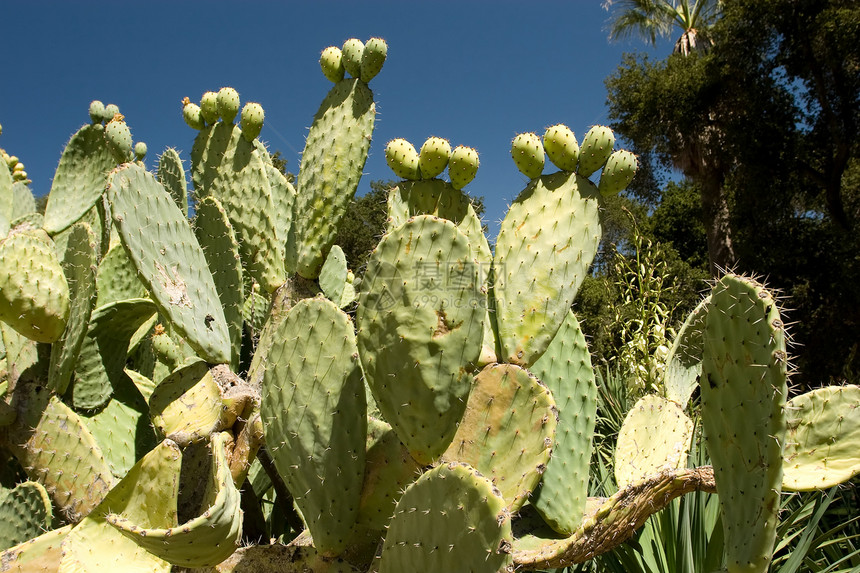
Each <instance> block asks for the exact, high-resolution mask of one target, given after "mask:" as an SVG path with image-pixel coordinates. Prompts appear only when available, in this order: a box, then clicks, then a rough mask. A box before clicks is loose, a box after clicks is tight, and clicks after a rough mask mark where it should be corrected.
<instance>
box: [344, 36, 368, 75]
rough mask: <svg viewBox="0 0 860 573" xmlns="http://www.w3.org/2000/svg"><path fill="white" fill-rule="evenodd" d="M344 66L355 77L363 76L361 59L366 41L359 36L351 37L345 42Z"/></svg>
mask: <svg viewBox="0 0 860 573" xmlns="http://www.w3.org/2000/svg"><path fill="white" fill-rule="evenodd" d="M341 53H342V54H343V56H342V61H343V67H344V69H346V71H347V72H348V73H349V75H351V76H352V77H353V78H359V77H361V59H362V56H363V55H364V43H363V42H362V41H361V40H359V39H357V38H350V39H349V40H347V41H346V42H344V43H343V48H342V49H341Z"/></svg>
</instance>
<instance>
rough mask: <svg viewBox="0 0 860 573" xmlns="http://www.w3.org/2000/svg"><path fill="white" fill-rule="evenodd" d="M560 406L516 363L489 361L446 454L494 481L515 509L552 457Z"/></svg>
mask: <svg viewBox="0 0 860 573" xmlns="http://www.w3.org/2000/svg"><path fill="white" fill-rule="evenodd" d="M557 416H558V412H557V410H556V407H555V400H554V399H553V397H552V393H551V392H550V391H549V390H548V389H547V387H546V386H544V385H543V384H542V383H541V382H540V381H539V380H538V379H537V378H535V377H534V375H532V374H530V373H529V372H528V371H526V370H523V369H522V368H520V367H519V366H515V365H513V364H490V365H488V366H486V367H484V369H483V370H481V372H480V373H478V375H477V376H475V384H474V385H473V386H472V391H471V393H470V394H469V400H468V403H467V406H466V413H465V414H464V415H463V419H462V420H461V421H460V424H459V426H458V427H457V433H456V434H455V435H454V440H453V441H452V442H451V445H450V446H448V449H447V450H446V451H445V453H444V454H443V455H442V461H443V462H453V461H457V462H464V463H467V464H469V465H470V466H472V467H473V468H475V469H476V470H478V471H479V472H481V474H482V475H484V476H486V477H487V478H489V479H490V481H492V482H493V485H494V486H496V488H498V490H499V493H500V494H501V496H502V497H503V498H504V500H505V503H507V507H508V511H510V512H511V513H516V512H517V511H519V509H520V507H521V506H522V505H523V504H524V503H525V502H526V500H527V499H528V498H529V496H530V495H531V493H532V491H534V490H535V488H536V487H537V484H538V481H539V480H540V478H541V474H542V473H543V472H544V469H546V465H547V463H548V462H549V459H550V452H551V451H552V444H553V442H554V441H555V434H556V425H557V422H558V419H557Z"/></svg>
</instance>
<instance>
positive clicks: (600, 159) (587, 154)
mask: <svg viewBox="0 0 860 573" xmlns="http://www.w3.org/2000/svg"><path fill="white" fill-rule="evenodd" d="M614 146H615V134H614V133H612V130H611V129H609V128H608V127H606V126H603V125H595V126H594V127H592V128H591V129H589V130H588V133H586V134H585V137H584V138H583V140H582V147H580V149H579V164H578V165H577V168H576V172H577V173H579V175H580V176H581V177H591V175H592V173H594V172H595V171H597V170H598V169H600V168H601V167H603V165H604V164H605V163H606V160H607V159H609V156H610V155H611V154H612V148H613V147H614Z"/></svg>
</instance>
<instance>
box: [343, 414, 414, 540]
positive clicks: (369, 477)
mask: <svg viewBox="0 0 860 573" xmlns="http://www.w3.org/2000/svg"><path fill="white" fill-rule="evenodd" d="M365 459H366V461H367V462H366V467H365V470H364V485H363V487H362V489H361V503H360V505H359V508H358V518H357V519H356V526H357V527H359V528H365V529H367V530H369V531H376V532H381V531H384V530H385V528H386V526H387V525H388V521H389V520H390V519H391V516H392V515H393V514H394V507H395V506H396V504H397V500H398V499H400V496H401V495H402V494H403V491H404V489H405V488H406V486H408V485H409V484H410V483H412V482H413V481H415V476H417V475H419V474H420V473H421V466H420V465H419V464H418V462H416V461H415V460H414V459H413V458H412V456H410V455H409V450H407V449H406V447H405V446H404V445H403V444H402V443H401V442H400V440H399V439H398V438H397V434H396V433H395V432H394V430H393V429H391V426H390V425H388V424H387V423H385V422H383V421H381V420H377V419H376V418H371V417H368V419H367V453H366V454H365Z"/></svg>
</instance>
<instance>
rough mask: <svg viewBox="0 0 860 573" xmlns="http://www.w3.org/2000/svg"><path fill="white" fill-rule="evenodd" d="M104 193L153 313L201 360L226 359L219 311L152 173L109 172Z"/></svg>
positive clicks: (194, 245)
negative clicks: (153, 305)
mask: <svg viewBox="0 0 860 573" xmlns="http://www.w3.org/2000/svg"><path fill="white" fill-rule="evenodd" d="M107 193H108V199H109V201H110V204H111V213H112V216H113V220H114V222H115V223H116V225H117V228H118V230H119V233H120V236H121V237H122V241H123V245H125V247H126V250H127V251H128V253H129V255H130V257H131V259H132V262H133V263H134V265H135V267H136V268H137V270H138V273H139V274H140V277H141V279H142V280H143V282H144V284H145V285H146V287H147V289H148V290H149V292H150V293H152V295H153V298H154V299H155V302H156V304H157V305H158V308H159V311H160V312H162V313H164V314H165V315H166V316H168V317H169V318H170V321H171V323H172V324H173V326H174V328H176V330H177V332H179V333H180V334H181V335H182V336H183V337H184V338H185V339H186V340H187V342H188V344H190V345H191V347H192V348H193V349H194V350H195V351H196V352H198V353H199V355H200V357H201V358H203V359H204V360H206V361H208V362H210V363H213V364H223V363H227V362H229V361H230V334H229V332H228V329H227V324H226V320H225V318H224V311H223V310H222V308H221V303H220V300H219V298H218V292H217V290H216V288H215V283H214V281H213V279H212V274H211V273H210V272H209V269H208V267H207V265H206V259H205V257H204V255H203V252H202V250H201V248H200V244H199V243H198V242H197V239H196V237H195V236H194V233H193V232H192V231H191V227H190V226H189V225H188V221H187V219H186V218H185V216H184V215H183V213H182V211H181V210H180V209H179V208H178V207H177V206H176V203H175V202H174V201H173V199H172V198H171V197H170V195H169V194H168V193H167V191H165V190H164V187H162V186H161V185H160V184H159V183H158V181H156V179H155V177H154V176H152V175H151V174H150V173H148V172H147V171H146V170H145V169H143V168H142V167H140V166H138V165H135V164H127V165H124V166H122V167H120V168H117V169H116V170H114V172H113V173H112V174H111V177H110V185H109V186H108V190H107ZM141 229H147V232H146V233H141V232H140V230H141Z"/></svg>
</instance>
